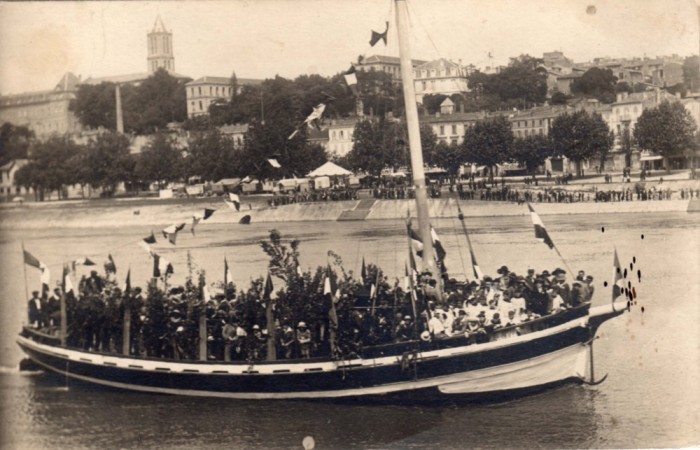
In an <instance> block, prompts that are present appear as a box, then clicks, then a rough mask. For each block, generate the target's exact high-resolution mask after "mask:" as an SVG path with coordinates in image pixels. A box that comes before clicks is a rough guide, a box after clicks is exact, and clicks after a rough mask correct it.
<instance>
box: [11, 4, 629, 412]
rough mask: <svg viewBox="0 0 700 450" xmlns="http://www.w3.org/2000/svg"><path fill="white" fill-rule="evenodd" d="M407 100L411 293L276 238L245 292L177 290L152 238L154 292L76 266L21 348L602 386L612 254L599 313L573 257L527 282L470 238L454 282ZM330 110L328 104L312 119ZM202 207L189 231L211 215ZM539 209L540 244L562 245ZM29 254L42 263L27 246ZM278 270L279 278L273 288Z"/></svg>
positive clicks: (44, 356) (214, 384)
mask: <svg viewBox="0 0 700 450" xmlns="http://www.w3.org/2000/svg"><path fill="white" fill-rule="evenodd" d="M395 5H396V24H397V29H398V35H399V47H400V54H401V72H402V78H403V90H404V98H405V99H414V98H415V92H414V87H413V86H414V84H413V80H412V66H411V57H410V52H409V48H408V41H407V31H408V29H407V23H406V17H407V12H406V4H405V1H404V0H396V2H395ZM377 34H379V33H377ZM380 38H382V37H381V36H380ZM383 38H384V39H385V38H386V37H385V35H384V37H383ZM405 103H406V121H407V126H408V128H407V129H408V137H409V144H410V151H411V167H412V175H413V187H414V192H415V201H416V211H417V222H418V229H417V230H416V231H414V230H413V229H412V228H411V225H410V222H409V224H408V246H409V260H410V264H408V265H407V268H406V277H405V284H404V286H403V287H401V286H399V283H397V284H396V285H394V286H393V287H392V286H390V285H389V283H388V282H387V280H386V279H385V277H384V275H383V272H382V271H381V269H380V268H379V267H376V266H370V267H369V268H368V269H365V267H364V262H363V270H362V273H361V274H360V275H361V276H360V279H359V280H358V279H355V278H354V277H353V275H352V274H351V273H346V271H345V270H344V269H343V267H342V263H341V262H340V261H339V258H336V261H335V266H336V269H339V271H340V273H338V270H336V269H334V268H332V267H331V264H330V263H329V265H328V267H327V268H324V267H319V268H318V269H317V270H316V271H315V272H303V271H302V270H301V269H300V267H299V263H298V249H297V248H298V243H296V242H293V243H291V244H290V246H286V245H284V244H283V243H282V241H281V237H280V236H279V234H276V233H274V232H273V233H271V236H270V240H269V241H266V242H263V243H262V247H263V250H264V251H265V252H266V253H267V254H268V255H269V256H270V264H269V270H270V272H269V273H268V276H267V278H266V279H264V280H263V279H262V278H260V279H259V280H256V281H255V282H253V284H252V286H251V287H250V289H248V290H247V291H245V292H243V291H242V292H238V293H237V292H235V287H232V284H231V277H230V274H229V271H228V269H227V268H226V269H225V270H224V273H225V279H224V283H223V285H222V293H221V294H220V295H219V296H218V297H215V298H213V299H212V297H211V296H210V295H209V293H208V290H207V286H206V282H205V280H204V279H203V277H200V279H199V280H197V281H195V280H194V277H193V276H192V274H190V277H189V278H188V283H187V284H186V285H185V286H183V287H182V288H174V289H173V288H172V286H171V287H170V289H169V288H168V286H167V283H168V277H169V274H170V273H171V272H172V267H171V265H170V264H168V263H167V262H166V261H165V260H164V259H163V258H162V257H160V256H159V255H158V254H156V253H155V252H153V251H152V250H150V247H148V245H149V244H151V243H153V242H154V241H155V237H154V236H152V235H151V236H149V237H148V238H146V239H144V243H143V245H144V246H145V248H146V250H147V251H149V253H150V255H151V257H152V258H153V262H154V279H153V282H152V283H151V285H150V286H149V287H148V289H147V292H146V293H145V296H144V295H142V293H141V292H140V290H139V289H138V288H133V289H132V287H131V286H130V283H129V281H128V280H129V277H128V276H127V283H126V284H125V286H124V288H123V289H120V288H118V287H117V286H116V281H115V280H114V277H112V276H111V273H114V272H116V269H115V270H114V271H111V270H107V272H109V273H108V274H106V276H105V277H101V276H99V275H97V273H96V272H93V273H92V274H91V276H90V277H89V278H86V279H85V280H84V281H83V282H81V283H80V285H79V286H78V289H74V288H73V287H72V285H69V283H68V280H70V278H69V271H67V270H66V271H65V272H64V276H63V283H62V284H63V286H62V289H59V290H58V291H57V292H56V294H55V296H54V297H53V298H54V300H53V301H51V299H46V301H42V298H39V295H38V292H37V293H35V295H34V298H32V299H31V300H30V302H29V307H30V311H29V316H30V317H29V321H30V324H31V325H30V326H28V327H25V328H24V329H23V330H22V333H21V334H20V336H19V338H18V344H19V346H20V347H21V348H22V350H23V351H24V352H25V353H26V354H27V355H28V357H29V358H31V359H32V360H33V361H34V362H36V363H37V364H38V365H40V366H42V367H44V368H46V369H49V370H51V371H54V372H57V373H60V374H64V375H66V376H68V377H72V378H75V379H78V380H82V381H86V382H90V383H95V384H99V385H104V386H109V387H114V388H122V389H129V390H135V391H142V392H153V393H164V394H175V395H189V396H202V397H224V398H241V399H325V398H376V397H379V398H391V399H393V398H400V399H403V400H409V401H414V400H417V399H421V398H425V399H430V400H437V401H440V400H442V399H444V398H471V397H478V398H480V399H486V400H497V399H500V398H502V397H504V396H510V395H513V394H521V393H527V392H530V391H532V390H539V389H543V388H546V387H549V386H553V385H556V384H560V383H562V382H567V381H572V380H575V381H579V382H586V383H591V384H595V383H597V381H596V379H595V377H594V367H593V342H594V340H595V336H596V332H597V329H598V327H599V326H600V325H601V324H602V323H603V322H605V321H606V320H608V319H610V318H612V317H615V316H617V315H619V314H621V313H622V312H623V311H624V309H625V308H626V307H627V306H628V304H627V303H626V302H624V301H623V302H621V301H618V302H616V301H615V300H618V299H619V298H620V297H621V296H622V293H623V292H624V293H625V295H626V297H627V298H628V299H630V300H631V299H632V298H633V293H632V291H631V290H630V288H629V287H624V286H623V285H621V280H622V278H623V277H622V275H621V274H620V272H621V271H620V265H619V263H618V262H617V256H616V258H615V267H616V277H615V280H616V281H615V284H614V286H613V301H612V302H611V303H610V304H609V305H604V306H598V307H591V299H592V297H593V290H594V289H593V284H592V281H593V280H592V279H590V278H587V277H586V276H585V274H584V273H581V272H579V274H578V276H577V277H576V279H574V273H573V272H572V271H571V269H569V268H568V266H566V267H567V269H568V270H563V269H558V268H557V269H555V270H553V271H552V273H551V274H550V273H549V272H548V271H542V272H540V273H539V274H536V273H535V272H534V271H532V272H531V273H528V274H527V275H526V276H521V275H517V274H514V273H511V272H510V271H509V270H508V268H507V267H505V266H503V267H502V268H501V269H500V270H499V277H495V278H489V277H485V276H484V275H483V274H481V271H480V269H479V268H478V264H477V263H476V257H475V254H474V251H473V249H472V248H471V244H470V258H471V266H472V268H473V271H474V274H473V275H474V276H473V281H472V282H470V283H467V282H456V281H455V280H453V279H450V278H449V277H448V276H447V273H446V272H447V271H446V268H445V266H444V255H445V249H444V248H442V245H441V243H440V241H439V238H438V237H437V233H436V232H435V230H433V229H432V227H431V226H430V220H429V216H428V207H427V197H428V195H427V189H426V183H425V174H424V170H423V167H424V165H423V156H422V150H421V146H420V132H419V128H418V115H417V110H416V105H415V102H413V101H406V102H405ZM323 110H324V106H323V103H321V104H320V105H319V106H318V107H317V108H315V109H314V112H313V113H312V115H311V116H309V118H308V119H307V121H306V122H305V124H306V123H307V122H308V123H311V122H314V121H316V120H318V119H319V118H320V117H321V115H322V113H323ZM293 136H294V134H292V136H290V139H291V138H292V137H293ZM232 200H233V199H232ZM207 211H208V210H205V212H204V213H203V214H202V215H200V216H195V218H196V221H195V222H194V224H193V227H194V225H196V223H197V222H199V220H206V218H207V217H208V215H211V214H212V213H213V212H207ZM530 211H531V216H532V219H533V223H534V225H535V234H536V237H537V238H538V239H540V240H542V241H543V242H544V243H546V244H547V245H548V246H549V247H550V248H552V249H554V250H556V247H555V246H554V243H553V241H552V239H551V237H550V236H549V235H548V233H547V231H546V229H545V227H544V224H543V223H542V221H541V220H540V219H539V216H538V215H537V214H536V212H535V211H534V209H532V208H531V207H530ZM207 214H208V215H207ZM460 218H463V216H462V214H461V211H460ZM183 226H184V224H183V225H182V226H178V225H173V227H169V228H168V229H166V230H164V231H163V233H164V236H165V238H166V239H168V240H169V241H170V242H171V243H173V244H174V243H175V239H176V236H177V233H178V231H180V230H181V229H182V227H183ZM464 232H465V235H466V236H467V239H468V233H467V230H466V227H465V228H464ZM556 251H557V253H558V250H556ZM416 255H419V256H420V257H421V258H422V268H421V269H419V268H418V264H417V263H416V262H415V261H414V257H415V256H416ZM329 256H333V255H329ZM560 256H561V255H560ZM24 258H25V263H26V264H27V265H30V266H34V267H37V268H40V269H42V266H43V265H42V264H41V263H40V262H39V261H38V260H37V259H36V258H34V257H33V256H32V255H31V254H29V253H28V252H26V251H25V253H24ZM562 259H563V258H562ZM110 260H111V258H110ZM112 264H113V261H112ZM564 265H566V262H565V261H564ZM42 270H44V269H42ZM273 277H274V278H277V279H281V280H283V283H284V284H283V287H282V288H281V289H279V290H278V291H277V292H276V293H275V291H274V287H273V281H272V279H273ZM569 281H573V282H572V283H571V284H569ZM161 284H162V287H161ZM42 297H48V294H47V293H45V292H44V293H42ZM625 300H627V299H625ZM623 303H626V304H624V305H623ZM57 304H58V306H57ZM49 305H52V306H49Z"/></svg>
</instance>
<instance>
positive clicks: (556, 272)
mask: <svg viewBox="0 0 700 450" xmlns="http://www.w3.org/2000/svg"><path fill="white" fill-rule="evenodd" d="M559 273H566V270H564V269H562V268H560V267H557V268H556V269H554V271H553V272H552V275H557V274H559Z"/></svg>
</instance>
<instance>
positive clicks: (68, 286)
mask: <svg viewBox="0 0 700 450" xmlns="http://www.w3.org/2000/svg"><path fill="white" fill-rule="evenodd" d="M63 292H65V293H66V294H67V293H69V292H75V288H74V287H73V282H72V281H71V279H70V270H69V269H68V265H65V266H63Z"/></svg>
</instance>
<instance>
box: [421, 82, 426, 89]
mask: <svg viewBox="0 0 700 450" xmlns="http://www.w3.org/2000/svg"><path fill="white" fill-rule="evenodd" d="M421 84H422V85H423V90H425V89H426V86H427V83H426V82H425V81H422V82H421Z"/></svg>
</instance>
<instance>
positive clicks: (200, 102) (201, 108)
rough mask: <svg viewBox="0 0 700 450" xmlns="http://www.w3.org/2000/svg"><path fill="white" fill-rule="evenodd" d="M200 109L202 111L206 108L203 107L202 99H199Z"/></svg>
mask: <svg viewBox="0 0 700 450" xmlns="http://www.w3.org/2000/svg"><path fill="white" fill-rule="evenodd" d="M199 110H200V111H204V108H203V107H202V101H201V100H200V101H199Z"/></svg>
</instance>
